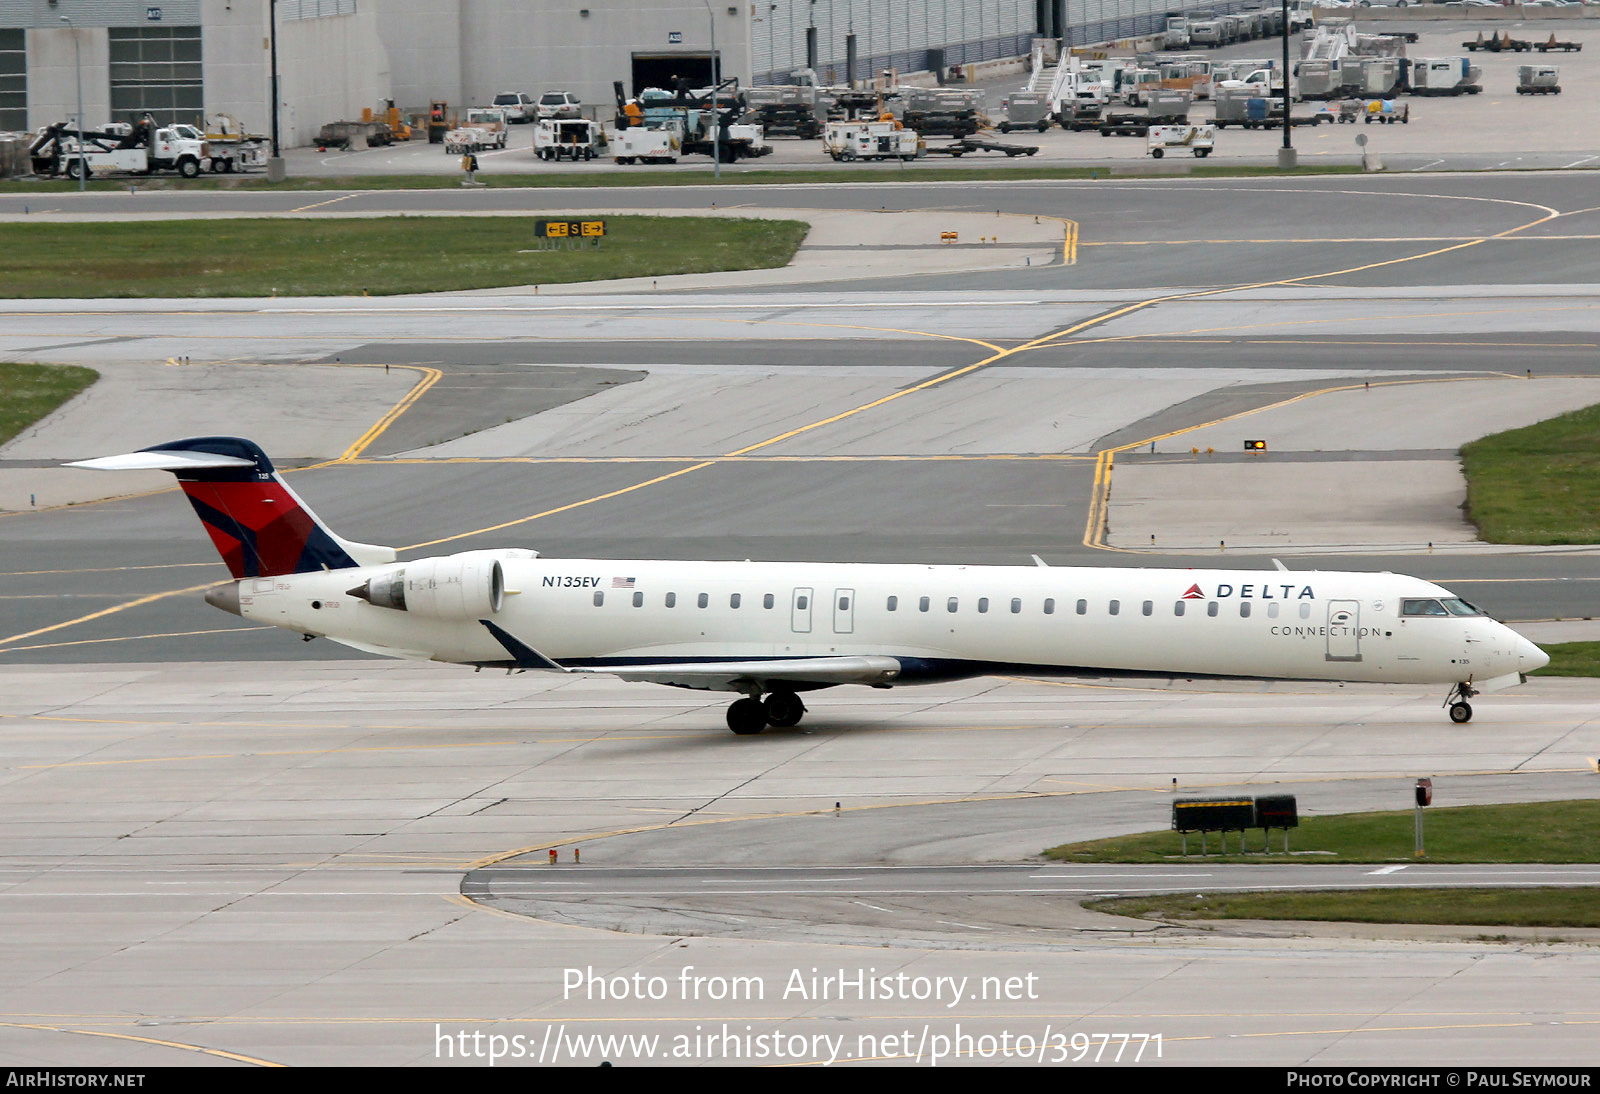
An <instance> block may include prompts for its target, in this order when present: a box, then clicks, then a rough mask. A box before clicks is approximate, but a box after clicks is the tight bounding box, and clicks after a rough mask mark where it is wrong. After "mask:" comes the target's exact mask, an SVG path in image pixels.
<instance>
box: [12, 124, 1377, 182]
mask: <svg viewBox="0 0 1600 1094" xmlns="http://www.w3.org/2000/svg"><path fill="white" fill-rule="evenodd" d="M1000 139H1001V140H1003V141H1004V140H1009V141H1011V142H1013V143H1021V144H1026V143H1028V142H1027V141H1026V140H1022V139H1021V136H1020V135H1018V134H1013V135H1012V136H1010V137H1009V138H1007V137H1001V138H1000ZM817 156H818V158H819V159H821V158H824V157H823V156H822V153H821V152H820V151H819V152H818V153H817ZM941 160H942V157H941ZM1153 162H1154V161H1144V160H1128V161H1118V162H1117V163H1116V165H1115V166H1117V167H1119V168H1134V169H1137V168H1138V167H1139V166H1140V165H1141V164H1146V163H1153ZM1170 162H1172V161H1170V160H1164V161H1163V163H1170ZM1001 163H1007V164H1009V165H1008V166H1001ZM1111 167H1112V165H1111V164H1104V165H1100V166H1096V167H1038V166H1036V167H1025V166H1023V165H1022V161H1021V160H1018V159H1013V160H1009V161H1000V160H997V161H996V163H995V164H994V165H993V166H972V167H968V166H962V167H955V166H937V167H936V166H932V165H930V164H928V163H926V162H924V163H921V164H917V165H914V166H904V165H901V164H898V163H896V164H857V165H856V166H855V167H853V168H849V169H841V168H829V167H819V168H778V167H772V168H754V169H749V168H745V169H736V170H728V169H725V170H724V171H723V174H722V181H721V182H720V183H717V181H716V179H715V177H714V176H713V175H712V172H711V162H710V161H709V160H708V161H706V164H705V169H704V170H703V171H692V172H691V171H666V170H663V171H651V170H649V169H648V168H644V167H639V168H631V169H628V170H617V171H579V170H574V171H570V172H568V171H559V172H557V171H552V172H550V173H548V174H539V175H534V174H506V175H497V174H494V173H493V172H490V173H487V174H486V173H484V172H479V173H478V181H480V182H483V183H485V184H486V185H488V186H491V187H495V188H500V189H505V188H538V189H567V188H574V187H576V188H587V187H595V186H613V187H618V186H620V187H637V186H711V185H714V184H716V185H722V186H781V185H783V184H785V183H795V182H904V181H905V180H906V179H908V178H909V179H915V180H916V181H917V182H949V181H958V182H984V181H995V180H1001V181H1003V180H1006V179H1092V178H1102V179H1104V178H1109V177H1110V175H1111ZM1360 173H1361V168H1360V167H1358V166H1354V165H1339V164H1322V165H1308V166H1302V167H1300V168H1297V169H1296V170H1294V171H1283V170H1280V169H1279V168H1277V167H1249V166H1228V165H1226V164H1212V163H1206V164H1201V163H1195V164H1193V167H1192V171H1191V174H1192V175H1193V177H1195V178H1259V177H1263V176H1277V175H1281V176H1284V177H1293V178H1300V177H1303V176H1306V175H1349V174H1360ZM1118 177H1122V176H1118ZM77 185H78V184H77V183H75V182H72V181H71V180H62V179H55V180H48V181H47V180H43V179H30V180H17V181H12V180H4V181H0V194H3V193H8V192H9V193H23V192H30V191H31V192H39V193H55V192H65V191H67V190H76V189H77ZM130 186H136V187H138V188H139V189H140V190H288V191H298V190H458V189H460V187H461V176H459V175H456V174H448V175H340V176H327V177H317V176H310V177H304V178H289V179H286V180H284V181H283V182H277V183H274V182H268V181H267V180H266V178H265V176H262V175H243V176H241V175H229V176H215V175H212V176H204V177H201V178H198V179H182V178H178V177H176V176H170V177H169V176H153V177H150V178H128V179H91V180H90V182H89V186H88V188H89V189H90V190H109V191H125V190H127V189H128V188H129V187H130Z"/></svg>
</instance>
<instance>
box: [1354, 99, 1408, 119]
mask: <svg viewBox="0 0 1600 1094" xmlns="http://www.w3.org/2000/svg"><path fill="white" fill-rule="evenodd" d="M1361 120H1362V121H1363V122H1365V123H1366V124H1367V125H1371V124H1372V123H1373V122H1377V123H1378V124H1380V125H1393V124H1394V123H1395V122H1399V123H1400V124H1401V125H1410V124H1411V104H1410V103H1402V102H1398V101H1396V100H1394V99H1369V100H1368V101H1367V104H1366V110H1365V112H1364V114H1363V116H1362V118H1361Z"/></svg>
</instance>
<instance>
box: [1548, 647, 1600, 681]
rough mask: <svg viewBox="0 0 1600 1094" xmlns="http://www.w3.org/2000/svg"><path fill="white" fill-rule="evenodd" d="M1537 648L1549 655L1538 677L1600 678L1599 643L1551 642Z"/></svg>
mask: <svg viewBox="0 0 1600 1094" xmlns="http://www.w3.org/2000/svg"><path fill="white" fill-rule="evenodd" d="M1539 648H1540V649H1542V650H1544V652H1545V653H1548V654H1549V655H1550V663H1549V664H1548V665H1546V666H1545V667H1544V668H1542V669H1540V670H1539V672H1538V674H1537V675H1539V676H1600V642H1553V643H1551V644H1550V645H1546V646H1540V647H1539Z"/></svg>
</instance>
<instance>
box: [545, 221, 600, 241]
mask: <svg viewBox="0 0 1600 1094" xmlns="http://www.w3.org/2000/svg"><path fill="white" fill-rule="evenodd" d="M533 234H534V236H535V238H538V239H599V238H601V237H602V236H604V235H605V234H606V222H605V221H603V220H536V221H534V222H533Z"/></svg>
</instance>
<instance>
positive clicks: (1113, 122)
mask: <svg viewBox="0 0 1600 1094" xmlns="http://www.w3.org/2000/svg"><path fill="white" fill-rule="evenodd" d="M1149 132H1150V115H1149V114H1132V113H1129V114H1107V115H1106V116H1105V117H1104V118H1102V119H1101V121H1100V135H1101V136H1102V137H1143V136H1145V135H1146V134H1147V133H1149Z"/></svg>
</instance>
